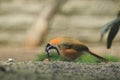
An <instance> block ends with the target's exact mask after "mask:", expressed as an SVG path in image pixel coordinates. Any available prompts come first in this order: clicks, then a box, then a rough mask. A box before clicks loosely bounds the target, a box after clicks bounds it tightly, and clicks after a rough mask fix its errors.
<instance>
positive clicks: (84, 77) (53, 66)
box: [0, 61, 120, 80]
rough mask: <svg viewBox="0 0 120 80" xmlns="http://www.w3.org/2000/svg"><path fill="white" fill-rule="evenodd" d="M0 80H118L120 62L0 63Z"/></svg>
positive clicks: (119, 79) (119, 77) (119, 78)
mask: <svg viewBox="0 0 120 80" xmlns="http://www.w3.org/2000/svg"><path fill="white" fill-rule="evenodd" d="M0 80H120V62H118V63H108V64H105V63H99V64H83V63H73V62H32V61H30V62H14V63H8V62H0Z"/></svg>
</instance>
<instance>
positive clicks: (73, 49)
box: [49, 37, 108, 62]
mask: <svg viewBox="0 0 120 80" xmlns="http://www.w3.org/2000/svg"><path fill="white" fill-rule="evenodd" d="M49 44H50V45H53V46H55V47H57V49H59V50H58V51H60V55H61V56H62V57H64V58H65V59H67V60H75V59H76V58H78V57H79V56H81V55H82V54H84V52H87V53H90V54H91V55H93V56H95V57H97V58H99V59H101V60H104V61H106V62H108V60H107V59H105V58H103V57H101V56H99V55H97V54H95V53H93V52H91V51H90V50H89V48H88V47H87V46H86V45H84V44H83V43H82V42H80V41H79V40H76V39H72V38H69V37H58V38H54V39H52V40H51V41H50V42H49Z"/></svg>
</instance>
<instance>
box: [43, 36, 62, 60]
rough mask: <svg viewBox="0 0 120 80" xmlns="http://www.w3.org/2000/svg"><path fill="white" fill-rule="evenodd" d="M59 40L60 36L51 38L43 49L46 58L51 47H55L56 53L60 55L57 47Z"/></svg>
mask: <svg viewBox="0 0 120 80" xmlns="http://www.w3.org/2000/svg"><path fill="white" fill-rule="evenodd" d="M60 42H61V39H60V38H55V39H53V40H51V41H50V42H49V43H48V44H47V45H46V47H45V51H46V52H47V56H48V58H49V57H50V50H51V49H55V50H56V51H57V53H58V55H60V51H59V48H58V44H59V43H60Z"/></svg>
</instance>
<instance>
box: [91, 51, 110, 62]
mask: <svg viewBox="0 0 120 80" xmlns="http://www.w3.org/2000/svg"><path fill="white" fill-rule="evenodd" d="M89 53H90V54H91V55H93V56H95V57H97V58H98V59H100V60H102V61H104V62H105V63H108V62H109V60H107V59H105V58H103V57H102V56H99V55H97V54H95V53H93V52H91V51H89Z"/></svg>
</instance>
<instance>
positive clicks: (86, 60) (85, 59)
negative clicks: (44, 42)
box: [36, 53, 120, 63]
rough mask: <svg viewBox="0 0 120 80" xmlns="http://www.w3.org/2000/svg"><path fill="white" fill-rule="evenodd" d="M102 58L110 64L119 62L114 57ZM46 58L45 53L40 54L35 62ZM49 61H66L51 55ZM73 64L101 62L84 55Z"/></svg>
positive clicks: (119, 60)
mask: <svg viewBox="0 0 120 80" xmlns="http://www.w3.org/2000/svg"><path fill="white" fill-rule="evenodd" d="M103 57H104V58H106V59H108V60H109V61H110V62H120V58H118V57H115V56H110V55H107V54H105V55H103ZM46 58H47V55H46V54H45V53H41V54H39V55H38V57H37V59H36V61H43V60H45V59H46ZM50 60H51V62H53V61H67V60H65V59H63V58H61V57H60V56H59V55H57V54H55V53H53V54H51V55H50ZM73 62H78V63H100V62H101V61H100V60H99V59H97V58H96V57H94V56H92V55H90V54H85V55H82V56H81V57H79V58H78V59H76V60H74V61H73Z"/></svg>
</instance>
